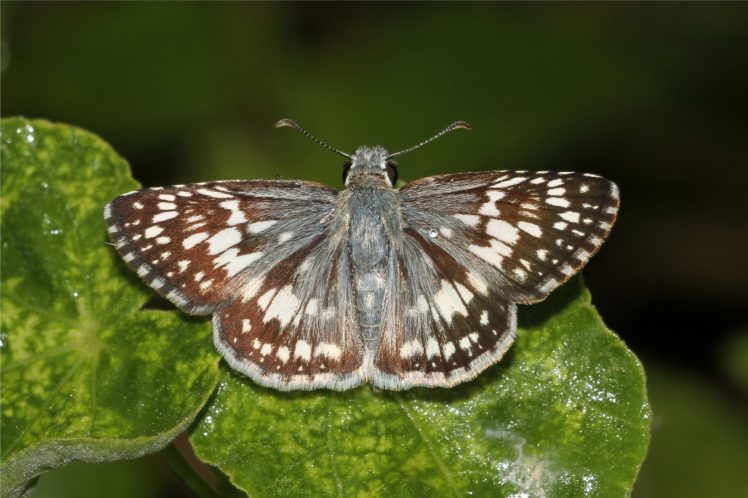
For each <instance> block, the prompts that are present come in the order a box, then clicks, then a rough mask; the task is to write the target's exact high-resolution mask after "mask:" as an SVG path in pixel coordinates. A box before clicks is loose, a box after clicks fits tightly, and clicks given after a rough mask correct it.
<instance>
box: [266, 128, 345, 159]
mask: <svg viewBox="0 0 748 498" xmlns="http://www.w3.org/2000/svg"><path fill="white" fill-rule="evenodd" d="M275 127H276V128H293V129H294V130H296V131H298V132H299V133H301V134H302V135H304V136H305V137H307V138H308V139H309V140H311V141H312V142H314V143H316V144H318V145H321V146H322V147H324V148H325V149H327V150H331V151H333V152H335V153H336V154H340V155H341V156H343V157H347V158H348V159H350V160H353V156H351V155H350V154H346V153H345V152H343V151H341V150H338V149H336V148H335V147H330V146H329V145H327V144H326V143H325V142H323V141H322V140H320V139H319V138H317V137H315V136H314V135H312V134H311V133H309V132H308V131H306V130H305V129H304V128H302V127H301V126H299V123H297V122H296V121H294V120H293V119H281V120H280V121H278V122H277V123H275Z"/></svg>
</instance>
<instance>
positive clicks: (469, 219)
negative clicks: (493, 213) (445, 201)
mask: <svg viewBox="0 0 748 498" xmlns="http://www.w3.org/2000/svg"><path fill="white" fill-rule="evenodd" d="M453 217H454V218H457V219H458V220H460V221H461V222H463V223H464V224H466V225H468V226H471V227H477V226H478V223H480V216H476V215H474V214H455V215H453Z"/></svg>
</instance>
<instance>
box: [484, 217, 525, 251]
mask: <svg viewBox="0 0 748 498" xmlns="http://www.w3.org/2000/svg"><path fill="white" fill-rule="evenodd" d="M486 233H487V234H488V235H490V236H491V237H493V238H495V239H497V240H500V241H502V242H506V243H507V244H510V245H512V244H514V243H515V242H517V240H518V239H519V230H518V229H517V227H514V226H512V225H511V224H509V223H507V222H506V221H504V220H490V221H489V222H488V224H487V225H486Z"/></svg>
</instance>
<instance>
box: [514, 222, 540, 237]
mask: <svg viewBox="0 0 748 498" xmlns="http://www.w3.org/2000/svg"><path fill="white" fill-rule="evenodd" d="M517 226H518V227H519V229H520V230H522V231H523V232H527V233H529V234H530V235H532V236H533V237H540V236H541V235H543V230H541V229H540V227H539V226H537V225H536V224H535V223H528V222H527V221H520V222H519V223H517Z"/></svg>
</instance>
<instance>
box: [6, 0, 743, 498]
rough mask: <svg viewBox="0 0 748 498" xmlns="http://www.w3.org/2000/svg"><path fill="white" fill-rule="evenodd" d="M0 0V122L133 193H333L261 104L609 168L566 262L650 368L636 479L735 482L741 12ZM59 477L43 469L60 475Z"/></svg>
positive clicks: (393, 144)
mask: <svg viewBox="0 0 748 498" xmlns="http://www.w3.org/2000/svg"><path fill="white" fill-rule="evenodd" d="M1 8H2V12H1V14H2V26H1V27H2V35H1V37H2V47H1V48H2V51H1V52H0V64H1V65H2V100H1V104H0V105H1V109H0V112H1V113H2V115H3V116H11V115H24V116H27V117H34V118H36V117H41V118H47V119H50V120H54V121H62V122H67V123H71V124H75V125H77V126H80V127H83V128H86V129H88V130H91V131H93V132H95V133H97V134H99V135H100V136H102V137H103V138H104V139H105V140H107V141H108V142H110V143H111V144H112V145H113V146H114V148H115V149H116V150H117V151H118V152H119V153H120V154H122V155H123V156H124V157H125V158H126V159H128V160H129V161H130V163H131V165H132V167H133V170H134V172H135V175H136V177H137V178H138V179H139V180H141V181H142V182H143V183H144V184H145V185H158V184H169V183H186V182H190V181H204V180H213V179H222V178H249V177H273V176H275V175H281V176H283V177H292V178H303V179H313V180H318V181H323V182H326V183H329V184H332V185H335V186H340V161H339V158H338V157H337V156H334V155H332V154H330V153H329V152H326V151H324V150H323V149H321V148H319V147H317V146H314V145H313V144H311V143H310V142H308V141H306V140H304V139H303V138H302V137H300V136H298V135H294V134H293V133H292V132H290V131H288V130H275V129H274V128H273V127H272V123H273V122H274V121H276V120H277V119H279V118H282V117H292V118H294V119H296V120H298V121H299V122H300V123H302V125H304V126H305V127H306V128H308V129H309V130H311V131H312V132H313V133H315V134H317V135H319V136H320V137H321V138H323V139H325V140H327V141H329V142H330V143H331V145H333V146H335V147H338V148H342V149H345V150H352V149H354V148H355V147H356V146H357V145H359V144H361V143H368V144H374V143H380V144H382V145H384V146H385V147H388V148H390V149H392V150H394V149H400V148H404V147H407V146H409V145H412V144H413V143H415V142H418V141H420V140H422V139H423V138H425V137H426V136H428V135H430V134H431V133H433V132H435V131H437V130H438V129H440V128H442V127H443V126H445V125H447V124H448V123H450V122H451V121H454V120H456V119H465V120H468V121H469V122H471V123H472V125H473V126H474V131H473V132H472V133H469V134H468V133H455V134H453V135H451V136H448V137H445V138H443V139H441V140H440V141H439V142H437V143H435V144H432V145H430V146H429V147H427V148H424V149H421V150H419V151H417V152H414V153H412V154H410V155H408V156H405V157H402V158H401V159H400V161H399V163H400V176H401V178H403V179H406V180H408V179H415V178H419V177H422V176H426V175H429V174H435V173H444V172H458V171H469V170H482V169H485V170H488V169H503V168H507V169H554V170H555V169H559V170H568V169H571V170H583V171H590V172H595V173H599V174H602V175H604V176H606V177H609V178H611V179H613V180H615V181H616V182H618V184H619V186H620V187H621V192H622V199H623V205H622V210H621V214H620V219H619V222H618V223H617V226H616V228H615V229H614V230H613V233H612V235H611V237H610V240H609V241H608V243H607V244H606V245H605V247H604V248H603V250H602V251H601V252H600V253H599V254H598V255H597V256H596V257H595V258H594V259H593V260H592V262H591V263H590V264H589V265H588V266H587V268H586V269H585V272H584V273H585V277H586V280H587V283H588V286H589V287H590V290H591V292H592V295H593V300H594V302H595V304H596V305H597V306H598V308H599V310H600V313H601V315H602V316H603V317H604V318H605V319H606V321H607V323H608V324H609V325H610V326H611V327H612V328H613V329H614V330H616V331H617V332H618V333H619V334H620V335H621V337H623V339H624V340H626V341H627V343H628V344H629V345H630V346H631V347H632V348H633V349H634V350H635V351H636V352H637V353H638V354H639V355H640V356H641V357H642V358H643V360H644V362H645V366H646V367H647V368H648V372H649V374H650V379H651V383H652V388H653V391H652V402H653V407H654V411H655V419H654V426H653V434H654V436H653V441H652V451H651V455H650V459H649V460H648V462H647V463H646V464H645V467H644V470H643V476H642V479H641V482H640V486H639V489H638V494H639V495H640V496H642V497H649V496H704V495H703V494H701V495H699V494H697V492H701V491H702V490H703V489H708V490H712V491H714V493H716V494H713V495H714V496H743V493H748V481H747V480H746V477H745V475H744V473H741V472H740V471H739V469H740V465H736V463H739V462H741V461H743V462H745V461H746V458H748V454H746V452H747V451H748V450H746V449H745V446H743V445H742V444H740V443H741V442H743V441H746V430H747V429H746V424H745V422H744V418H743V419H741V415H742V414H744V412H745V408H746V389H747V387H746V384H745V383H741V381H740V380H739V379H740V378H741V377H740V376H734V375H732V374H731V372H734V371H735V369H734V368H723V365H725V364H731V365H735V364H738V365H739V364H740V363H741V361H742V364H743V365H744V364H745V362H746V361H748V358H746V356H745V354H746V353H745V348H743V349H742V351H743V355H742V360H741V357H740V356H738V358H737V359H735V355H734V353H733V351H734V350H735V348H734V347H732V346H731V344H738V343H737V342H733V341H738V340H740V336H741V335H742V336H744V335H745V333H746V332H745V331H746V327H748V323H747V322H748V320H746V318H745V312H746V310H747V309H748V306H746V304H748V302H747V301H748V265H746V264H745V254H746V249H747V248H748V217H747V216H746V215H747V214H748V210H746V208H745V202H746V200H747V199H748V195H747V194H746V185H747V184H748V168H747V167H746V166H747V164H748V161H747V159H746V158H748V139H747V138H746V137H748V125H746V122H747V121H748V92H747V91H746V89H747V88H748V62H747V61H748V57H746V54H748V22H747V20H748V5H746V4H738V3H736V4H690V3H689V4H555V3H554V4H542V3H540V4H539V3H533V4H485V3H479V4H456V3H429V4H425V3H423V4H422V3H413V4H395V3H388V4H365V3H356V4H309V3H305V4H292V3H284V4H275V3H274V4H264V3H116V4H115V3H68V2H57V3H43V2H32V3H21V2H3V3H2V7H1ZM741 331H742V332H741ZM728 359H729V361H728ZM744 378H745V377H743V379H744ZM743 382H744V381H743ZM707 406H708V407H709V408H708V409H707V408H706V407H707ZM715 406H716V407H719V409H714V407H715ZM704 441H714V442H715V444H716V443H719V445H717V447H716V449H715V447H714V445H709V446H708V450H709V451H707V449H706V448H705V445H704V443H703V442H704ZM701 459H703V461H704V462H707V461H708V462H711V463H710V465H711V466H713V468H712V467H708V469H709V470H707V467H706V466H705V464H702V463H700V462H701ZM715 461H716V462H717V463H715ZM132 465H135V466H136V467H137V465H138V464H132ZM132 465H131V466H130V467H128V468H127V469H126V470H125V471H123V472H122V473H118V472H112V473H111V474H112V476H113V477H112V479H116V478H117V476H118V475H121V476H122V480H124V481H128V482H130V481H132V478H131V477H130V476H131V475H136V476H137V475H141V474H142V475H143V476H144V477H143V482H146V481H147V482H148V483H150V484H151V485H150V486H147V489H151V490H153V494H154V495H159V494H164V493H172V494H174V493H176V494H177V495H178V494H179V493H180V492H182V490H180V489H179V488H178V487H177V488H174V487H173V486H172V487H169V486H167V487H169V490H166V488H165V487H160V486H161V484H158V483H160V482H161V480H159V479H155V480H153V479H152V480H150V481H149V480H148V479H151V478H149V477H147V476H148V475H150V474H149V472H153V471H154V469H158V468H159V467H155V466H152V465H146V466H144V467H142V468H141V469H140V470H139V471H137V472H135V471H134V470H133V469H135V468H136V467H133V466H132ZM136 470H137V469H136ZM75 471H76V472H85V471H86V470H85V469H83V470H80V469H75ZM60 472H63V473H64V472H71V471H65V470H63V471H60ZM104 475H108V474H106V473H102V474H101V476H104ZM685 475H687V476H688V481H689V485H688V486H684V485H683V482H684V481H683V479H679V478H678V476H685ZM58 476H59V477H58ZM58 476H55V475H54V474H52V475H50V476H48V477H45V479H50V481H51V480H52V479H61V480H62V479H66V478H67V479H69V476H67V477H66V476H65V475H62V474H58ZM73 480H74V481H81V480H82V479H73ZM51 482H53V481H51ZM106 482H108V483H109V484H107V486H110V485H111V482H112V481H111V480H110V481H106ZM699 483H701V484H699ZM716 483H720V484H719V485H720V486H722V487H720V488H716V487H715V486H717V485H718V484H716ZM679 485H680V486H681V488H682V489H681V488H679V487H678V486H679ZM44 488H45V482H44V479H43V480H42V486H41V488H40V491H39V493H38V496H44V495H43V493H45V491H44ZM47 489H48V490H49V491H48V492H49V493H50V494H47V495H46V496H72V494H65V493H66V492H61V490H62V489H64V488H63V487H62V486H54V485H51V484H50V485H47ZM139 489H140V488H138V491H135V490H133V493H138V494H139V495H142V496H145V495H143V494H142V492H141V491H139ZM717 489H719V492H717ZM61 493H62V494H61ZM689 493H691V494H689ZM730 493H734V494H733V495H731V494H730Z"/></svg>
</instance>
